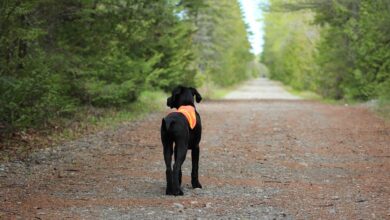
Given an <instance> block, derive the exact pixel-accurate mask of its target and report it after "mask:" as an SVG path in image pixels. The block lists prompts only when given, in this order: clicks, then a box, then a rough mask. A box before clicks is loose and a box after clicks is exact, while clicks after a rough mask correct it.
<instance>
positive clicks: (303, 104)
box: [0, 81, 390, 219]
mask: <svg viewBox="0 0 390 220" xmlns="http://www.w3.org/2000/svg"><path fill="white" fill-rule="evenodd" d="M258 82H262V81H258ZM252 83H253V84H256V83H254V82H252ZM198 111H199V112H200V114H201V116H202V122H203V126H204V131H203V139H202V141H201V159H200V170H199V172H200V181H201V183H202V185H203V187H204V188H203V189H196V190H194V189H192V188H191V187H190V178H189V176H190V171H191V169H190V168H191V159H190V157H191V154H190V153H189V154H188V155H187V159H186V161H185V163H184V170H183V172H184V173H183V175H184V176H183V182H184V186H183V187H184V194H185V195H184V196H182V197H173V196H165V195H164V192H165V179H164V177H165V168H164V162H163V155H162V146H161V143H160V138H159V135H160V134H159V126H160V123H161V118H162V117H163V115H165V114H166V113H167V112H168V109H167V110H166V112H159V113H154V114H151V115H150V116H149V117H147V118H146V119H143V120H139V121H135V122H131V123H125V124H122V125H120V126H118V127H116V128H113V129H110V130H106V131H102V132H99V133H96V134H94V135H90V136H86V137H84V138H82V139H79V140H76V141H72V142H68V143H65V144H63V145H60V146H57V147H55V148H51V149H46V150H41V151H38V152H36V153H34V154H33V155H31V157H29V159H28V160H27V161H23V162H20V161H15V162H12V163H7V164H0V201H1V202H0V219H66V218H69V219H390V184H389V183H390V172H389V170H390V125H389V124H388V123H386V122H384V121H383V120H382V119H380V118H378V117H376V116H375V115H374V114H373V113H372V112H370V111H369V110H368V109H366V108H365V107H359V106H355V107H351V106H338V105H329V104H322V103H319V102H314V101H304V100H281V99H278V100H221V101H207V102H203V103H200V104H199V105H198Z"/></svg>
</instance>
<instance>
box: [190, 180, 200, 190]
mask: <svg viewBox="0 0 390 220" xmlns="http://www.w3.org/2000/svg"><path fill="white" fill-rule="evenodd" d="M191 184H192V188H194V189H196V188H202V185H201V184H200V182H199V181H191Z"/></svg>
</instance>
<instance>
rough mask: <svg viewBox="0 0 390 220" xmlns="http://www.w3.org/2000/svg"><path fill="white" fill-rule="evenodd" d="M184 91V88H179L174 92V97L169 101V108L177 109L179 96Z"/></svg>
mask: <svg viewBox="0 0 390 220" xmlns="http://www.w3.org/2000/svg"><path fill="white" fill-rule="evenodd" d="M182 90H183V87H182V86H177V87H176V88H175V89H174V90H173V91H172V96H171V97H169V98H168V99H167V106H168V107H170V108H175V107H176V101H177V96H178V95H180V93H181V92H182Z"/></svg>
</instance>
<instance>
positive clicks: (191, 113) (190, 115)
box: [176, 105, 196, 129]
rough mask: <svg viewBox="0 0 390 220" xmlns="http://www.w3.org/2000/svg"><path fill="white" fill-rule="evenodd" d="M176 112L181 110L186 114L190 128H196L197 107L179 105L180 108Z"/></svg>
mask: <svg viewBox="0 0 390 220" xmlns="http://www.w3.org/2000/svg"><path fill="white" fill-rule="evenodd" d="M176 112H180V113H182V114H183V115H184V116H186V118H187V121H188V124H189V125H190V128H191V129H194V127H195V125H196V114H195V108H194V107H193V106H191V105H182V106H180V107H179V109H178V110H177V111H176Z"/></svg>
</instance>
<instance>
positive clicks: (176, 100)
mask: <svg viewBox="0 0 390 220" xmlns="http://www.w3.org/2000/svg"><path fill="white" fill-rule="evenodd" d="M194 96H195V100H196V102H197V103H199V102H200V101H201V100H202V96H201V95H200V94H199V92H198V91H197V90H196V89H195V88H192V87H184V86H177V87H176V88H175V89H174V90H173V91H172V96H171V97H169V98H168V99H167V106H168V107H170V108H179V107H180V106H182V105H192V106H194V107H195V104H194Z"/></svg>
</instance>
